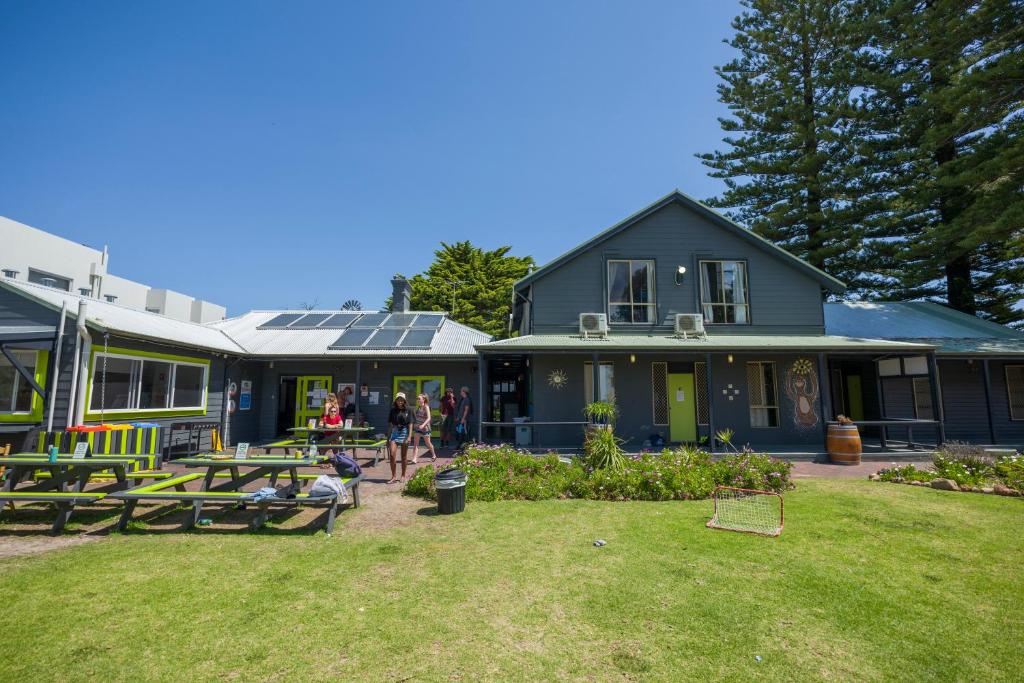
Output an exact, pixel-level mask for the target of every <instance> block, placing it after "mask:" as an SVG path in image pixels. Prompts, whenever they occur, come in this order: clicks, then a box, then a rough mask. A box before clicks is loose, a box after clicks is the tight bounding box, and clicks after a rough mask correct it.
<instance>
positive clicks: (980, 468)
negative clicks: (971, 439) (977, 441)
mask: <svg viewBox="0 0 1024 683" xmlns="http://www.w3.org/2000/svg"><path fill="white" fill-rule="evenodd" d="M932 467H934V468H935V474H936V475H938V476H940V477H942V478H944V479H952V480H953V481H955V482H956V483H957V484H959V485H960V486H981V485H983V484H985V483H986V482H990V481H991V480H992V479H993V477H994V476H995V472H994V471H993V469H992V458H990V457H987V456H986V455H985V451H984V450H983V449H981V448H979V447H978V446H972V445H970V444H965V443H960V442H957V441H953V442H950V443H948V444H944V445H943V446H942V448H941V449H940V450H938V451H937V452H936V453H935V456H934V457H933V458H932Z"/></svg>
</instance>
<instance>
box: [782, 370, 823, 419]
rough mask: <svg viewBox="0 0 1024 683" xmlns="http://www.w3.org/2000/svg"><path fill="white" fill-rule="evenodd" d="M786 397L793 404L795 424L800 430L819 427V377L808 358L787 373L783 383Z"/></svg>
mask: <svg viewBox="0 0 1024 683" xmlns="http://www.w3.org/2000/svg"><path fill="white" fill-rule="evenodd" d="M783 388H784V389H785V391H786V396H789V400H790V401H792V402H793V423H794V424H795V425H796V426H797V428H798V429H809V428H811V427H814V426H817V424H818V413H817V411H816V410H815V406H817V404H818V375H817V373H816V372H815V371H814V365H813V364H812V363H811V361H809V360H807V359H806V358H798V359H797V360H795V361H793V365H791V366H790V367H789V370H787V371H786V378H785V381H784V382H783Z"/></svg>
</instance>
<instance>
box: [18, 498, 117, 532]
mask: <svg viewBox="0 0 1024 683" xmlns="http://www.w3.org/2000/svg"><path fill="white" fill-rule="evenodd" d="M106 495H107V494H105V493H86V492H83V491H71V492H68V491H2V492H0V506H3V504H4V503H11V504H12V507H13V504H14V503H53V504H54V506H56V508H57V518H56V519H55V520H53V526H52V527H51V528H50V532H51V533H53V534H59V533H60V532H61V531H62V530H63V529H64V526H65V525H66V524H67V523H68V520H69V519H70V518H71V512H72V510H74V507H75V506H76V505H88V504H89V503H95V502H96V501H98V500H101V499H102V498H104V497H105V496H106Z"/></svg>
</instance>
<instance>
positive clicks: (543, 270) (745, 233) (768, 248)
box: [515, 189, 846, 293]
mask: <svg viewBox="0 0 1024 683" xmlns="http://www.w3.org/2000/svg"><path fill="white" fill-rule="evenodd" d="M670 204H679V205H681V206H683V207H685V208H687V209H689V210H691V211H693V212H695V213H697V214H699V215H700V216H703V217H705V218H707V219H708V220H710V221H711V222H713V223H715V224H716V225H718V226H719V227H722V228H723V229H725V230H727V231H729V232H731V233H733V234H735V236H737V237H739V238H740V239H742V240H745V241H748V242H749V243H751V244H752V245H754V246H755V247H757V248H758V249H761V250H762V251H765V252H767V253H769V254H771V255H773V256H775V257H777V258H780V259H782V260H783V261H785V262H787V263H790V264H791V265H793V266H794V267H796V268H797V269H798V270H802V271H803V272H805V273H806V274H808V275H810V276H811V278H812V279H814V280H816V281H817V282H819V283H820V284H821V286H822V287H824V288H825V289H827V290H829V291H831V292H836V293H842V292H845V291H846V285H845V284H844V283H843V282H841V281H839V280H837V279H836V278H833V276H831V275H829V274H828V273H827V272H825V271H823V270H819V269H818V268H815V267H814V266H813V265H811V264H810V263H808V262H807V261H804V260H803V259H800V258H798V257H796V256H794V255H793V254H791V253H790V252H787V251H785V250H784V249H782V248H781V247H777V246H775V245H774V244H772V243H771V242H769V241H768V240H765V239H764V238H762V237H761V236H760V234H758V233H756V232H754V231H753V230H749V229H746V228H745V227H743V226H742V225H740V224H739V223H737V222H735V221H734V220H731V219H730V218H728V217H726V216H723V215H722V214H720V213H719V212H717V211H715V210H714V209H712V208H711V207H709V206H708V205H706V204H702V203H700V202H698V201H697V200H695V199H693V198H692V197H690V196H689V195H686V194H684V193H681V191H680V190H679V189H674V190H672V191H671V193H669V194H668V195H666V196H665V197H663V198H662V199H659V200H657V201H656V202H654V203H653V204H650V205H648V206H646V207H644V208H643V209H641V210H640V211H637V212H636V213H635V214H633V215H632V216H628V217H627V218H625V219H623V220H621V221H620V222H617V223H615V224H614V225H612V226H611V227H609V228H607V229H605V230H603V231H601V232H598V233H597V234H595V236H594V237H593V238H591V239H590V240H588V241H586V242H584V243H583V244H581V245H578V246H577V247H574V248H572V249H570V250H569V251H567V252H565V253H564V254H562V255H561V256H559V257H557V258H555V259H554V260H552V261H549V262H548V263H545V264H544V265H542V266H541V267H540V268H538V269H537V270H534V272H531V273H529V274H528V275H526V276H525V278H521V279H520V280H519V281H518V282H516V284H515V289H517V290H518V289H519V288H520V287H522V286H524V285H528V284H529V283H532V282H534V281H536V280H538V279H540V278H542V276H544V275H545V274H547V273H548V272H550V271H552V270H554V269H555V268H557V267H559V266H561V265H562V264H564V263H566V262H568V261H570V260H572V259H573V258H575V257H577V256H579V255H580V254H583V253H584V252H586V251H589V250H590V249H591V248H593V247H596V246H597V245H599V244H601V243H602V242H604V241H606V240H609V239H611V238H613V237H614V236H616V234H618V233H620V232H623V231H624V230H627V229H629V228H630V227H631V226H633V225H634V224H635V223H637V222H639V221H640V220H642V219H644V218H646V217H647V216H649V215H651V214H652V213H654V212H655V211H658V210H660V209H664V208H665V207H667V206H669V205H670Z"/></svg>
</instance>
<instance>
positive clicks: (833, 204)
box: [698, 0, 873, 292]
mask: <svg viewBox="0 0 1024 683" xmlns="http://www.w3.org/2000/svg"><path fill="white" fill-rule="evenodd" d="M743 5H744V6H745V7H746V8H747V9H748V10H749V11H745V12H743V13H742V14H741V15H740V16H738V17H736V18H735V19H734V20H733V22H732V27H733V29H734V30H735V32H736V33H735V36H734V37H733V38H732V39H731V40H730V41H728V42H729V44H730V45H732V46H733V47H734V48H736V50H737V51H738V52H739V55H738V56H737V57H736V58H735V59H733V60H732V61H731V62H729V63H728V64H726V65H724V66H722V67H718V68H716V72H717V73H718V75H719V76H720V77H721V79H722V83H720V84H719V86H718V93H719V99H720V100H721V101H722V102H723V103H725V104H727V105H728V106H729V109H730V117H729V118H721V119H719V122H720V124H721V127H722V130H723V131H724V132H725V133H726V137H725V138H724V142H725V143H726V145H727V146H728V149H727V150H726V151H716V152H713V153H710V154H700V155H698V158H700V159H701V161H702V163H704V164H705V165H706V166H708V167H709V168H710V169H712V170H711V171H710V175H711V176H712V177H715V178H721V179H723V180H725V184H726V191H725V192H724V193H723V194H722V195H721V196H720V197H717V198H713V199H711V200H709V201H708V204H710V205H712V206H716V207H721V208H724V209H726V212H727V213H728V214H729V215H730V217H732V218H733V219H735V220H737V221H738V222H740V223H742V224H744V225H747V226H748V227H750V228H751V229H752V230H754V231H755V232H757V233H758V234H760V235H762V236H763V237H765V238H767V239H769V240H771V241H772V242H774V243H776V244H778V245H780V246H782V247H783V248H785V249H787V250H788V251H790V252H791V253H793V254H794V255H796V256H799V257H800V258H802V259H804V260H806V261H807V262H809V263H811V264H812V265H814V266H816V267H818V268H821V269H822V270H825V271H827V272H829V273H830V274H832V275H834V276H835V277H838V278H840V279H842V280H844V281H845V282H847V284H849V285H850V286H851V288H852V289H853V290H854V291H864V292H866V291H868V290H870V288H871V287H872V285H873V282H872V281H871V279H870V278H868V277H866V276H865V263H864V252H863V245H862V240H863V225H862V220H863V217H864V216H865V215H867V214H869V213H870V209H869V207H867V206H866V205H865V204H864V203H863V202H861V201H859V198H860V194H861V192H862V188H861V178H862V176H861V174H860V173H859V172H858V159H857V157H856V153H857V152H856V148H855V145H853V144H852V142H851V137H852V136H851V135H850V134H849V130H850V128H851V127H852V126H853V125H854V124H855V116H856V112H855V108H854V106H853V103H852V101H851V98H850V92H851V89H852V87H853V86H852V85H851V79H852V72H853V64H854V57H855V52H856V50H855V41H856V36H855V35H854V34H853V33H851V31H850V27H851V24H852V22H851V21H850V12H851V3H850V2H845V1H840V2H831V1H828V0H800V1H799V2H793V1H792V0H744V3H743Z"/></svg>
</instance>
